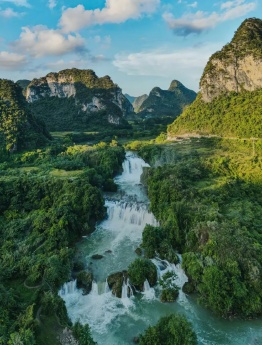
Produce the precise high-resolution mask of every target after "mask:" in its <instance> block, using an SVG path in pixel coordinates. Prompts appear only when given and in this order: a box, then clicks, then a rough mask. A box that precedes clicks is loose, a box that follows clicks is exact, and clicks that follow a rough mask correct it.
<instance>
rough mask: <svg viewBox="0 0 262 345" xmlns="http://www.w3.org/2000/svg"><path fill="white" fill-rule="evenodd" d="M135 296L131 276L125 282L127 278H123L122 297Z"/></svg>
mask: <svg viewBox="0 0 262 345" xmlns="http://www.w3.org/2000/svg"><path fill="white" fill-rule="evenodd" d="M133 296H134V293H133V289H132V286H131V285H130V281H129V278H128V279H127V281H126V282H125V279H123V285H122V294H121V298H128V297H133Z"/></svg>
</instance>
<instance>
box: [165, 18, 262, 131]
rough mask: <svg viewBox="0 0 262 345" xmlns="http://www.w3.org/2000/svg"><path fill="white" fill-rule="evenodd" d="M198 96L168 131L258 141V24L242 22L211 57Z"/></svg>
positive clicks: (261, 25) (261, 119)
mask: <svg viewBox="0 0 262 345" xmlns="http://www.w3.org/2000/svg"><path fill="white" fill-rule="evenodd" d="M200 87H201V92H200V93H199V95H198V97H197V99H196V100H195V102H193V103H192V104H191V105H190V106H189V107H188V108H187V109H186V110H185V111H184V113H183V114H182V115H181V116H179V117H178V118H177V119H176V120H175V121H174V123H173V124H171V125H170V126H169V128H168V136H169V138H172V137H175V136H177V135H183V134H192V133H198V134H204V135H207V134H212V135H219V136H230V137H246V138H248V137H262V116H261V109H262V20H261V19H256V18H250V19H246V20H245V21H244V22H243V23H242V24H241V25H240V27H239V28H238V30H237V31H236V33H235V35H234V37H233V39H232V41H231V42H230V43H229V44H227V45H225V46H224V47H223V48H222V50H221V51H219V52H216V53H215V54H213V55H212V56H211V57H210V59H209V61H208V63H207V65H206V68H205V70H204V73H203V76H202V78H201V80H200Z"/></svg>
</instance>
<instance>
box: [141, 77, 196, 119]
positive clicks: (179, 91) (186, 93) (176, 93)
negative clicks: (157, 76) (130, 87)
mask: <svg viewBox="0 0 262 345" xmlns="http://www.w3.org/2000/svg"><path fill="white" fill-rule="evenodd" d="M145 96H146V95H144V96H141V97H145ZM195 98H196V93H195V92H194V91H192V90H189V89H187V88H186V87H185V86H184V85H183V84H182V83H180V82H179V81H177V80H173V81H172V82H171V85H170V87H169V89H168V90H162V89H161V88H160V87H155V88H153V89H152V91H151V92H150V94H149V96H148V97H145V100H144V101H143V103H142V104H141V105H140V107H139V115H142V116H150V117H155V116H171V117H174V118H175V117H177V116H178V115H179V114H181V112H182V111H183V109H184V107H185V106H186V105H189V104H190V103H192V102H193V101H194V100H195ZM135 108H136V106H135Z"/></svg>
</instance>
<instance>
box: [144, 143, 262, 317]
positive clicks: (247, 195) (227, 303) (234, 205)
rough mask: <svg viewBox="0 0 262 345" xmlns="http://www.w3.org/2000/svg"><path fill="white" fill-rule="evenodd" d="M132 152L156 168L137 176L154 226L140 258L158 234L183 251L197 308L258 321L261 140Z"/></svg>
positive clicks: (261, 233)
mask: <svg viewBox="0 0 262 345" xmlns="http://www.w3.org/2000/svg"><path fill="white" fill-rule="evenodd" d="M139 153H140V154H141V155H142V156H143V157H144V158H145V159H146V160H147V161H149V162H150V163H151V164H154V162H157V164H158V165H159V164H161V165H162V166H158V167H157V168H150V169H147V170H146V171H145V172H144V176H143V180H144V181H146V184H147V188H148V195H149V198H150V201H151V210H152V211H153V213H154V215H155V216H156V218H157V219H158V221H159V222H160V226H159V228H157V229H156V230H155V231H152V230H151V231H149V228H147V229H146V233H145V235H144V237H143V243H144V245H145V247H146V248H145V249H146V252H150V253H151V254H152V252H153V251H154V248H155V247H157V245H158V241H159V236H161V238H164V240H166V241H167V242H168V243H170V244H171V245H172V247H173V249H174V250H178V251H179V252H182V253H183V267H184V269H185V270H186V273H187V275H188V277H189V282H190V289H189V290H192V289H194V290H195V291H196V292H198V294H199V298H200V300H201V301H202V303H203V304H204V305H206V306H207V307H208V308H210V309H212V310H213V311H214V312H216V313H217V314H219V315H222V316H224V317H232V316H242V317H251V316H253V317H254V316H256V315H261V313H262V292H261V291H262V285H261V284H262V226H261V221H260V219H261V214H262V175H261V168H262V142H261V140H257V141H254V142H252V141H251V140H229V139H227V140H226V139H223V140H222V139H218V138H212V139H207V138H206V139H205V138H203V139H192V140H190V141H189V140H186V141H184V142H182V143H176V144H171V145H158V146H156V145H147V146H143V147H141V148H140V151H139ZM160 229H162V230H160ZM162 236H164V237H162ZM144 238H145V241H144ZM162 241H163V240H162ZM151 254H150V255H151Z"/></svg>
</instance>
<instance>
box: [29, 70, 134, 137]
mask: <svg viewBox="0 0 262 345" xmlns="http://www.w3.org/2000/svg"><path fill="white" fill-rule="evenodd" d="M26 98H27V101H28V102H29V103H30V106H31V109H32V111H33V113H34V114H35V116H36V117H37V118H41V119H42V120H44V121H45V123H46V125H47V128H48V129H49V130H51V131H57V130H58V131H59V130H64V131H66V130H81V131H83V130H90V129H92V128H94V127H101V126H106V125H107V126H108V125H110V126H113V127H121V126H122V127H125V126H128V123H127V121H126V120H125V116H126V115H127V114H129V113H133V107H132V105H131V103H130V102H129V101H128V99H127V98H126V97H125V96H124V95H123V94H122V90H121V89H120V88H119V87H118V86H117V85H116V84H114V83H113V81H112V80H111V78H110V77H109V76H105V77H102V78H98V77H97V75H96V74H95V72H94V71H92V70H79V69H76V68H72V69H66V70H63V71H60V72H58V73H49V74H47V75H46V76H45V77H43V78H39V79H34V80H32V81H31V83H30V84H29V85H28V86H27V89H26Z"/></svg>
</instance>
